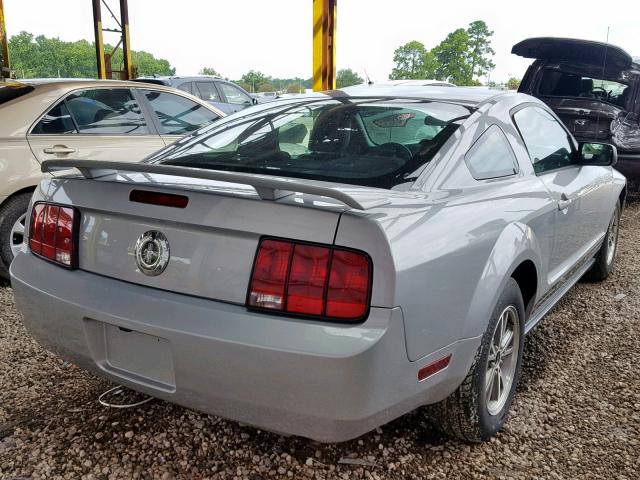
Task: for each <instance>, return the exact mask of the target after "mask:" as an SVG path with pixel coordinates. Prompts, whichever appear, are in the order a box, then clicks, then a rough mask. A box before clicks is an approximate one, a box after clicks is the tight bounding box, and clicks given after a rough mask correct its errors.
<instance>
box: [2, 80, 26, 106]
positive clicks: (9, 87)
mask: <svg viewBox="0 0 640 480" xmlns="http://www.w3.org/2000/svg"><path fill="white" fill-rule="evenodd" d="M31 91H33V87H32V86H31V85H24V84H20V83H17V84H16V83H7V84H6V85H3V84H2V83H0V105H2V104H3V103H7V102H10V101H11V100H15V99H16V98H19V97H21V96H23V95H26V94H27V93H29V92H31Z"/></svg>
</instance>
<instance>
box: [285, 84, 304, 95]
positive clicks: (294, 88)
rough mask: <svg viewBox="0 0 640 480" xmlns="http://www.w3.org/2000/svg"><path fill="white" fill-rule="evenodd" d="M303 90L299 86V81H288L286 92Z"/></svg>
mask: <svg viewBox="0 0 640 480" xmlns="http://www.w3.org/2000/svg"><path fill="white" fill-rule="evenodd" d="M303 91H304V89H303V88H301V87H300V84H299V83H290V84H289V85H287V93H302V92H303Z"/></svg>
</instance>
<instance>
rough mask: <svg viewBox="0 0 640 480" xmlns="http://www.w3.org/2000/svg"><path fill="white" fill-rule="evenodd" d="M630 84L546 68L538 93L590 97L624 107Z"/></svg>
mask: <svg viewBox="0 0 640 480" xmlns="http://www.w3.org/2000/svg"><path fill="white" fill-rule="evenodd" d="M628 88H629V87H628V85H625V84H624V83H620V82H615V81H612V80H602V79H599V78H593V77H585V76H584V75H578V74H574V73H568V72H561V71H559V70H545V71H544V72H543V74H542V77H541V79H540V85H539V87H538V93H539V94H540V95H543V96H547V97H578V98H589V99H592V100H598V101H602V102H607V103H613V104H614V105H618V106H620V107H624V106H625V103H626V100H627V97H628V92H627V89H628Z"/></svg>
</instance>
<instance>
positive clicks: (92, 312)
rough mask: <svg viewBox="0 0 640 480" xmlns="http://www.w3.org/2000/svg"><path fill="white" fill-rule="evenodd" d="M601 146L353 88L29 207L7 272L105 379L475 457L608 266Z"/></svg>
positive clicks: (31, 324) (50, 326) (96, 176)
mask: <svg viewBox="0 0 640 480" xmlns="http://www.w3.org/2000/svg"><path fill="white" fill-rule="evenodd" d="M615 161H616V151H615V148H614V147H611V146H610V145H606V144H597V143H589V144H580V145H579V144H577V143H576V141H575V140H574V139H573V137H572V135H571V133H570V132H569V131H568V130H567V129H566V128H565V127H564V126H563V124H562V123H561V122H560V121H559V120H558V118H557V117H556V115H555V114H554V113H553V112H552V111H551V110H550V109H549V108H548V107H547V106H545V105H544V104H543V103H542V102H540V101H538V100H536V99H534V98H532V97H529V96H527V95H523V94H513V93H499V92H492V91H488V90H487V91H485V90H478V89H464V88H455V89H452V88H439V87H415V88H414V87H406V86H405V87H393V86H391V87H368V86H367V87H357V88H353V89H345V90H342V91H334V92H328V93H326V94H317V95H311V96H304V97H296V98H292V99H287V100H283V101H278V102H273V103H269V104H265V105H258V106H255V107H252V108H249V109H247V110H244V111H242V112H239V113H237V114H234V115H231V116H229V117H227V118H225V119H223V120H221V121H219V122H217V123H215V124H213V125H211V126H209V127H205V128H204V129H201V130H200V131H198V132H196V133H194V134H193V135H190V136H188V137H185V138H184V139H182V140H180V141H178V142H177V143H175V144H173V145H172V146H170V147H167V148H165V149H164V150H162V151H160V152H159V153H157V154H155V155H153V156H152V157H150V158H148V159H147V160H145V161H144V162H142V163H137V164H121V163H116V162H106V161H87V160H84V161H83V160H77V161H61V160H55V161H47V162H44V163H43V167H42V168H43V170H44V171H54V170H60V169H65V168H66V169H69V168H70V167H75V169H76V170H72V172H73V173H69V174H67V175H65V174H62V175H60V174H58V175H57V176H56V177H54V178H50V179H47V180H44V181H43V182H42V183H41V184H40V187H39V188H38V189H37V190H36V192H35V194H34V197H33V200H32V203H31V206H30V210H29V218H30V222H29V228H28V232H27V233H28V235H27V236H26V240H25V244H24V245H23V247H22V251H21V252H20V253H19V254H18V255H17V256H16V258H15V261H14V262H13V264H12V265H11V276H12V282H13V287H14V290H15V297H16V300H17V302H18V305H19V307H20V309H21V311H22V313H23V314H24V322H25V324H26V326H27V328H28V329H29V331H30V332H31V333H32V335H33V336H34V337H35V338H36V339H38V341H39V342H41V343H42V344H43V345H44V346H46V347H47V348H49V349H51V350H52V351H54V352H56V353H57V354H59V355H60V356H61V357H63V358H65V359H68V360H70V361H72V362H74V363H76V364H78V365H80V366H81V367H83V368H85V369H87V370H90V371H92V372H94V373H96V374H97V375H100V376H103V377H105V378H108V379H110V380H112V381H114V382H118V383H120V384H123V385H126V386H129V387H131V388H133V389H136V390H139V391H141V392H145V393H148V394H150V395H153V396H155V397H158V398H162V399H165V400H168V401H171V402H175V403H178V404H181V405H185V406H187V407H190V408H194V409H197V410H202V411H205V412H210V413H212V414H216V415H221V416H224V417H227V418H231V419H236V420H239V421H242V422H245V423H248V424H252V425H255V426H258V427H260V428H264V429H268V430H273V431H277V432H283V433H288V434H295V435H301V436H305V437H310V438H313V439H316V440H319V441H341V440H347V439H351V438H354V437H356V436H358V435H361V434H363V433H365V432H367V431H369V430H371V429H373V428H375V427H376V426H378V425H381V424H383V423H385V422H387V421H390V420H391V419H394V418H396V417H398V416H400V415H403V414H404V413H406V412H409V411H411V410H413V409H416V408H417V407H421V406H427V407H426V408H425V409H424V410H425V413H426V414H427V415H428V416H429V417H430V418H431V420H432V421H433V422H434V423H435V424H436V425H437V426H439V428H441V429H442V430H443V431H444V432H445V433H448V434H450V435H452V436H455V437H458V438H461V439H464V440H467V441H482V440H485V439H487V438H489V437H491V436H492V435H494V434H495V433H496V432H498V430H499V429H500V428H501V426H502V425H503V424H504V422H505V419H506V417H507V413H508V411H509V408H510V406H511V402H512V400H513V397H514V393H515V389H516V385H517V383H518V378H519V375H520V368H521V362H522V350H523V342H524V337H525V334H526V333H527V332H529V331H530V330H531V329H532V328H533V327H534V326H535V325H536V324H537V323H538V322H539V321H540V320H541V319H542V317H543V316H544V315H545V314H546V313H547V312H548V311H549V310H550V309H551V308H552V307H553V306H554V304H555V303H556V302H558V300H559V299H560V298H561V297H562V296H563V295H564V294H565V293H566V292H567V291H568V290H569V289H570V288H571V286H572V285H573V284H574V283H575V282H576V281H578V280H579V279H580V278H582V277H588V278H589V279H591V280H602V279H604V278H605V277H607V275H608V274H609V273H610V272H611V270H612V268H613V263H614V257H615V252H616V243H617V237H618V223H619V218H620V211H621V208H622V206H623V205H624V199H625V192H626V188H625V179H624V177H623V176H622V175H620V174H619V173H618V172H616V171H615V170H614V169H613V168H612V166H613V164H614V163H615Z"/></svg>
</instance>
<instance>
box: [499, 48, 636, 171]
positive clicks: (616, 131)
mask: <svg viewBox="0 0 640 480" xmlns="http://www.w3.org/2000/svg"><path fill="white" fill-rule="evenodd" d="M511 53H513V54H515V55H519V56H521V57H525V58H534V59H536V60H535V61H534V62H533V63H532V64H531V65H530V66H529V68H528V69H527V72H526V73H525V75H524V78H523V79H522V82H521V84H520V87H519V88H518V91H519V92H521V93H527V94H529V95H533V96H535V97H537V98H539V99H540V100H542V101H543V102H545V103H546V104H547V105H549V106H550V107H551V108H552V109H553V111H554V112H555V113H556V114H557V115H558V116H559V117H560V118H561V119H562V121H563V122H564V124H565V125H566V126H567V128H568V129H569V130H570V131H571V133H572V134H573V135H574V136H575V137H576V139H577V140H578V141H584V142H587V141H594V142H608V143H611V144H613V145H615V146H616V147H617V149H618V163H617V165H616V168H617V169H618V170H619V171H620V172H622V173H623V174H624V175H626V176H627V177H629V178H630V179H631V180H633V181H634V182H636V183H637V182H640V58H637V57H636V58H634V57H632V56H631V55H629V54H628V53H627V52H625V51H624V50H623V49H622V48H620V47H616V46H615V45H610V44H608V43H602V42H593V41H588V40H579V39H570V38H553V37H540V38H529V39H526V40H523V41H522V42H520V43H518V44H516V45H514V46H513V48H512V50H511Z"/></svg>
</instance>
